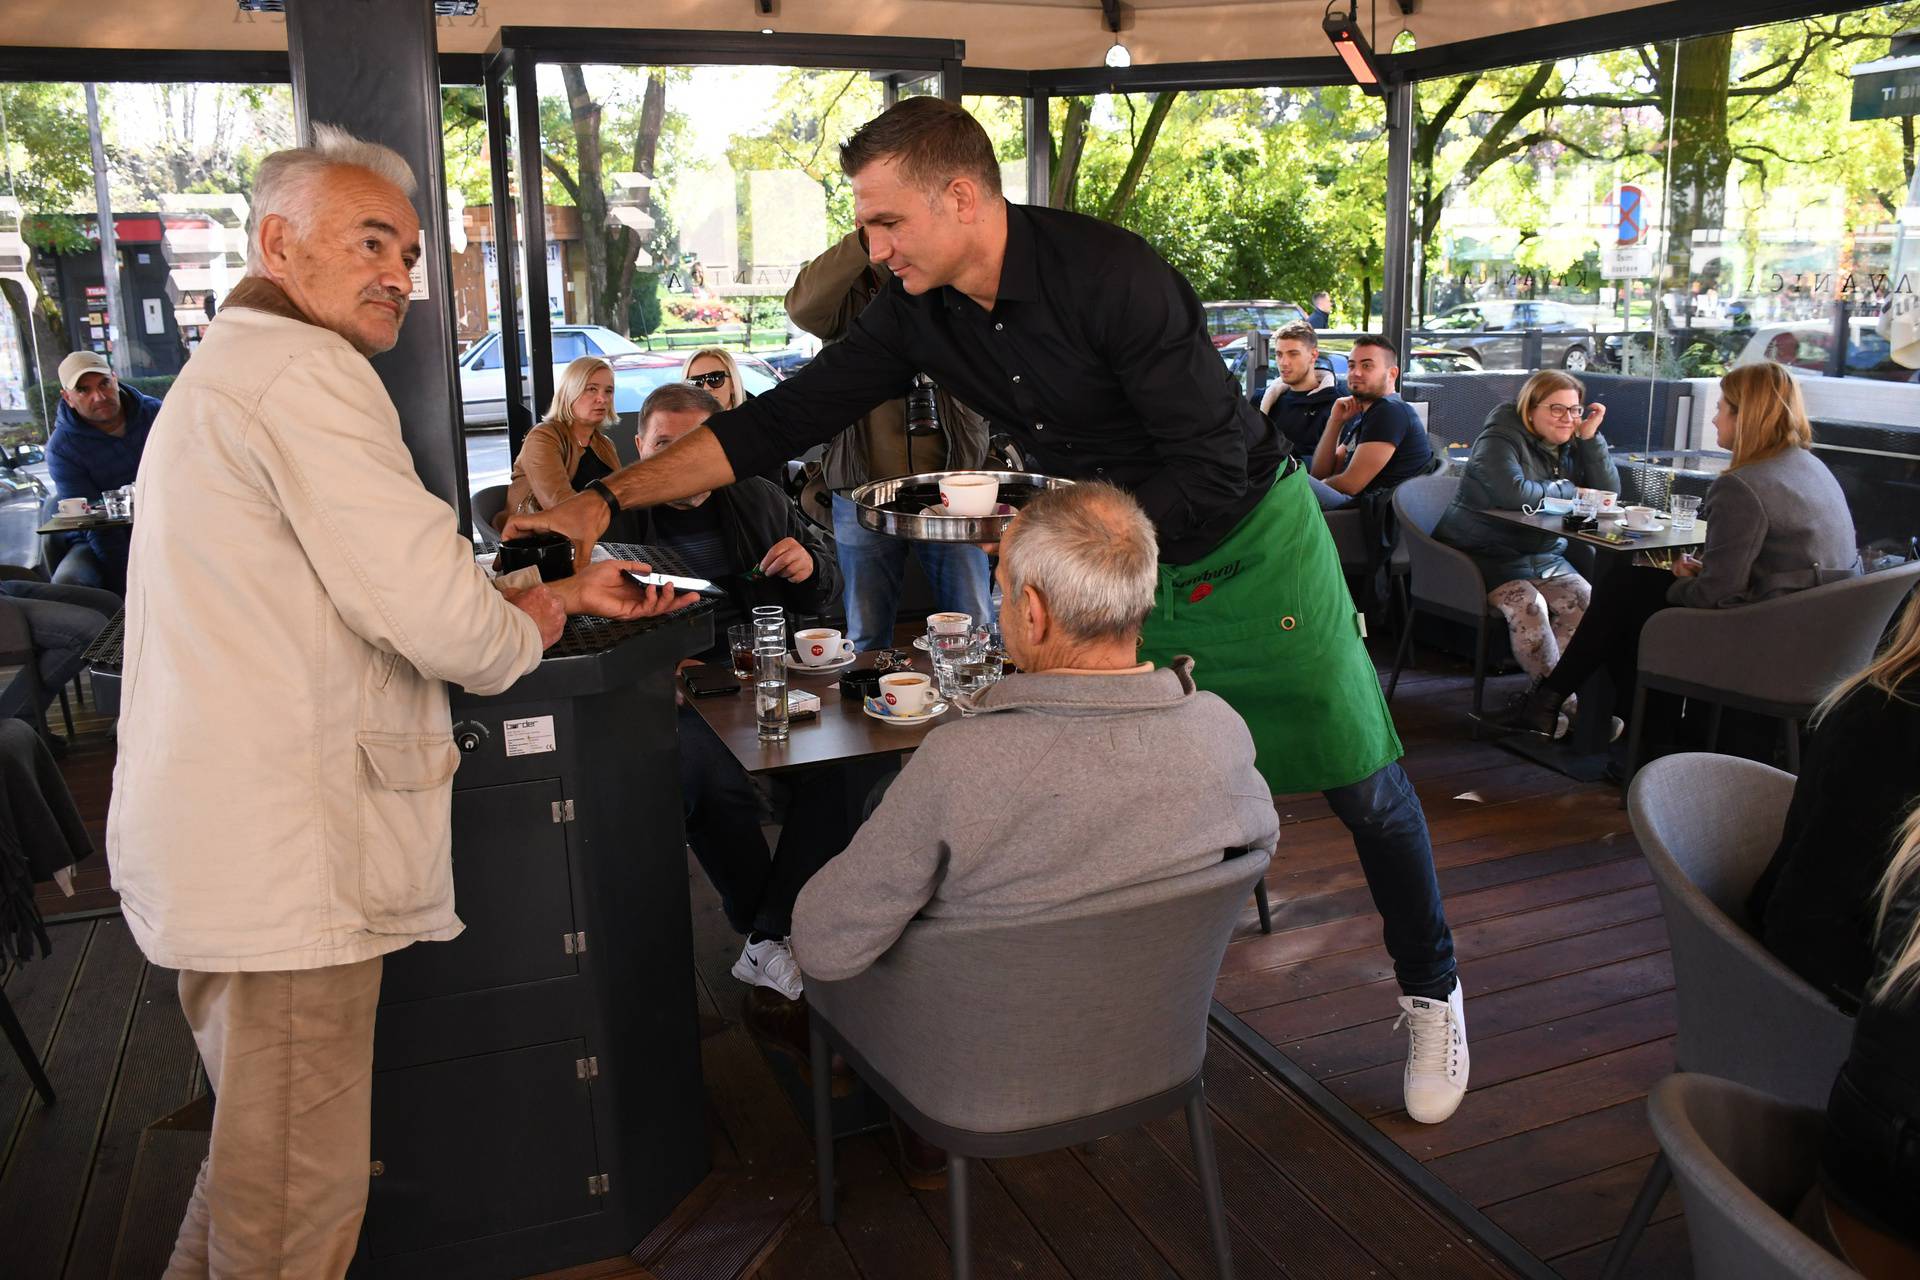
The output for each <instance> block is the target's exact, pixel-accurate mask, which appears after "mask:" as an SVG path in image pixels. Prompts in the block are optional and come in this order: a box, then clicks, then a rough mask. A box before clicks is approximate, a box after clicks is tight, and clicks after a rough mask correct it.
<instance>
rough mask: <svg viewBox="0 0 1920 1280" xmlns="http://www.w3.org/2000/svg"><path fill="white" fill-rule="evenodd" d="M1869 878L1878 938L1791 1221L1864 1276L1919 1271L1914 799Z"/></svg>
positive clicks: (1918, 908) (1919, 899)
mask: <svg viewBox="0 0 1920 1280" xmlns="http://www.w3.org/2000/svg"><path fill="white" fill-rule="evenodd" d="M1899 834H1900V840H1899V844H1898V846H1897V847H1896V848H1895V850H1894V853H1893V859H1892V861H1891V862H1890V863H1889V864H1888V866H1887V870H1886V874H1885V875H1883V876H1882V877H1881V878H1880V883H1879V885H1878V886H1877V890H1878V891H1877V893H1876V895H1875V897H1876V898H1877V903H1876V906H1875V911H1874V928H1875V933H1876V935H1877V937H1878V940H1879V945H1878V949H1877V952H1876V955H1875V960H1876V968H1875V975H1874V978H1873V982H1872V985H1871V986H1870V987H1869V988H1868V991H1867V1003H1866V1005H1865V1006H1864V1007H1863V1008H1862V1009H1861V1010H1860V1014H1859V1017H1858V1018H1857V1019H1856V1020H1855V1022H1854V1024H1853V1048H1852V1051H1851V1052H1850V1053H1849V1054H1848V1055H1847V1060H1846V1062H1845V1063H1844V1064H1842V1065H1841V1067H1840V1075H1839V1077H1838V1078H1837V1079H1836V1080H1835V1081H1834V1082H1833V1093H1832V1095H1831V1096H1830V1097H1829V1098H1828V1099H1827V1132H1826V1136H1825V1138H1824V1139H1823V1140H1822V1142H1821V1144H1820V1181H1819V1183H1818V1185H1817V1187H1816V1188H1815V1190H1814V1193H1813V1194H1812V1195H1811V1196H1810V1197H1809V1198H1808V1204H1806V1205H1804V1206H1802V1209H1801V1213H1800V1215H1799V1221H1800V1222H1801V1223H1802V1225H1803V1226H1805V1227H1806V1228H1807V1229H1808V1230H1809V1232H1810V1233H1811V1234H1812V1235H1813V1236H1814V1237H1815V1238H1816V1239H1821V1242H1822V1243H1823V1244H1825V1245H1826V1246H1827V1247H1828V1248H1829V1249H1831V1250H1832V1251H1833V1252H1834V1253H1835V1254H1837V1255H1838V1256H1839V1257H1840V1258H1841V1260H1842V1261H1844V1262H1845V1263H1846V1264H1847V1265H1848V1266H1850V1267H1852V1268H1853V1269H1854V1270H1856V1271H1858V1272H1860V1274H1862V1275H1864V1276H1866V1277H1867V1280H1896V1278H1898V1280H1911V1277H1913V1276H1917V1275H1920V807H1916V808H1915V809H1914V810H1913V811H1912V813H1911V814H1910V815H1909V816H1908V817H1907V820H1906V822H1905V824H1904V826H1902V827H1901V828H1900V833H1899Z"/></svg>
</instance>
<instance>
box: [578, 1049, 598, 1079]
mask: <svg viewBox="0 0 1920 1280" xmlns="http://www.w3.org/2000/svg"><path fill="white" fill-rule="evenodd" d="M573 1073H574V1074H575V1075H576V1076H578V1077H579V1078H580V1079H582V1080H597V1079H599V1077H600V1056H599V1055H598V1054H594V1055H592V1056H590V1057H585V1058H575V1059H574V1060H573Z"/></svg>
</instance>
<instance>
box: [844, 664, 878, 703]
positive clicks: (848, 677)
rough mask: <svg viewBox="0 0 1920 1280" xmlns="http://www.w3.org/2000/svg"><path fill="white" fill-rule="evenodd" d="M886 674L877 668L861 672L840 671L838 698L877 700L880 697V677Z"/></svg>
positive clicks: (869, 668)
mask: <svg viewBox="0 0 1920 1280" xmlns="http://www.w3.org/2000/svg"><path fill="white" fill-rule="evenodd" d="M885 674H887V673H886V672H884V671H882V670H880V669H879V668H878V667H868V668H866V669H865V670H863V671H853V670H849V671H842V672H841V673H840V696H841V697H843V698H877V697H879V696H880V677H881V676H883V675H885Z"/></svg>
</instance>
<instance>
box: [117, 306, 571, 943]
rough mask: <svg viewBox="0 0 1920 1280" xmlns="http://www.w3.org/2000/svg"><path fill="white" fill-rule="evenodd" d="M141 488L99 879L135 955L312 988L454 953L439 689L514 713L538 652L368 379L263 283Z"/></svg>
mask: <svg viewBox="0 0 1920 1280" xmlns="http://www.w3.org/2000/svg"><path fill="white" fill-rule="evenodd" d="M262 308H266V309H262ZM139 486H140V519H139V522H138V523H137V524H136V525H135V526H134V531H133V553H132V565H131V569H130V572H129V575H128V585H127V634H126V659H125V670H124V684H123V686H122V690H121V713H120V728H119V732H120V749H119V761H118V763H117V764H116V766H115V768H114V775H113V805H112V809H111V811H110V813H109V815H108V819H107V858H108V861H109V863H110V864H111V867H112V871H113V885H114V888H115V889H116V890H118V891H119V894H120V901H121V906H122V908H123V910H124V911H125V914H126V920H127V925H128V927H129V928H130V929H131V930H132V931H133V936H134V939H135V940H136V941H137V942H138V943H139V944H140V948H141V950H143V951H144V952H146V954H147V957H148V959H150V960H152V961H153V962H154V963H155V964H157V965H164V966H166V967H168V968H173V969H196V970H209V971H229V970H273V969H308V968H318V967H320V966H323V965H335V964H350V963H353V962H356V961H360V960H365V959H368V958H370V957H373V956H377V955H381V954H384V953H386V952H389V951H394V950H397V949H399V948H401V947H404V946H406V945H407V944H409V943H411V942H417V941H420V940H423V939H442V938H451V937H453V936H455V935H456V934H458V933H459V932H460V929H461V924H460V921H459V920H458V918H456V917H455V915H454V911H453V862H452V857H451V834H450V820H451V795H452V787H453V771H454V767H455V765H456V764H457V763H458V762H459V752H458V751H457V750H456V749H455V748H454V745H453V739H452V734H451V732H450V723H449V717H448V713H447V689H446V682H452V683H456V684H460V685H464V686H465V687H467V688H468V689H471V690H473V691H474V692H476V693H497V692H499V691H501V690H503V689H505V688H506V687H507V686H508V685H510V684H512V683H513V682H514V681H515V680H517V679H518V678H519V677H520V676H521V675H523V674H525V673H526V672H528V671H530V670H532V669H533V668H534V667H535V666H537V665H538V664H539V661H540V653H541V647H540V635H539V629H538V627H537V626H536V625H535V624H534V622H533V620H532V619H531V618H529V617H528V616H527V615H526V614H525V613H524V612H522V611H521V610H519V609H516V608H514V607H513V606H512V605H510V604H508V603H507V602H506V601H505V600H504V599H502V598H501V596H500V595H499V593H498V592H496V591H494V590H493V589H492V587H491V586H490V585H489V583H488V581H487V578H486V576H485V575H484V574H483V573H482V572H481V571H480V569H479V568H478V567H476V566H475V564H474V561H473V549H472V546H471V544H469V543H468V542H467V541H466V540H465V539H463V538H461V536H460V533H459V529H458V527H457V525H456V523H455V519H454V513H453V511H452V509H451V508H449V507H448V506H447V504H446V503H444V502H442V501H441V500H440V499H438V498H436V497H434V496H433V495H432V494H430V493H428V492H427V491H426V490H425V489H424V488H423V487H421V484H420V481H419V478H418V477H417V476H416V475H415V474H414V470H413V462H412V459H411V458H410V457H409V456H408V454H407V450H406V446H405V445H404V444H403V443H402V441H401V437H400V420H399V418H398V416H397V415H396V414H395V412H394V409H393V404H392V402H391V401H390V400H389V399H388V398H387V394H386V390H385V388H384V387H382V386H381V384H380V379H379V378H378V377H377V376H376V375H375V374H374V371H373V367H372V366H371V365H370V364H368V363H367V361H366V359H365V358H364V357H362V356H361V355H359V353H357V352H356V351H354V350H353V348H352V347H350V346H349V345H348V344H347V343H346V341H345V340H343V339H342V338H340V337H339V336H338V335H336V334H334V333H332V332H330V331H329V330H326V329H321V328H318V327H316V326H314V325H311V324H308V323H306V322H305V321H304V320H302V319H300V318H298V313H297V312H295V311H294V310H293V309H292V307H291V306H290V305H289V304H288V303H287V301H286V298H285V296H284V295H283V294H281V293H280V291H279V290H278V289H276V288H274V287H273V286H272V285H271V284H270V283H268V282H266V281H259V280H252V281H248V282H247V283H245V284H243V285H242V286H241V287H240V288H238V289H235V290H234V292H233V294H232V295H231V296H230V297H229V299H228V301H227V304H226V306H225V307H224V308H222V310H221V312H220V315H219V317H218V318H217V319H215V320H214V322H213V324H212V326H211V327H210V329H209V330H208V333H207V337H206V340H205V341H204V342H202V343H201V345H200V347H199V349H198V350H197V351H195V352H194V356H193V359H192V360H191V361H189V362H188V364H187V367H186V370H185V372H183V373H182V374H181V375H180V378H179V380H178V381H177V382H175V383H174V385H173V387H172V389H171V390H170V391H169V392H168V394H167V401H166V406H165V408H163V409H162V410H161V411H160V416H159V418H158V420H156V422H155V423H154V427H153V435H152V438H151V439H150V441H149V442H148V444H147V449H146V454H145V456H144V458H143V459H142V462H141V466H140V474H139Z"/></svg>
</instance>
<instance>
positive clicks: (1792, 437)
mask: <svg viewBox="0 0 1920 1280" xmlns="http://www.w3.org/2000/svg"><path fill="white" fill-rule="evenodd" d="M1713 428H1714V432H1715V434H1716V436H1717V437H1718V439H1719V442H1720V447H1721V448H1722V449H1726V450H1728V451H1730V452H1731V453H1732V454H1733V459H1732V461H1731V462H1730V463H1729V464H1728V467H1727V470H1726V471H1725V472H1724V473H1722V475H1721V476H1720V478H1719V479H1717V480H1715V481H1714V482H1713V487H1712V488H1711V489H1709V490H1708V491H1707V498H1706V501H1705V502H1704V503H1702V504H1701V515H1702V516H1703V517H1704V518H1705V519H1706V521H1707V546H1706V550H1705V552H1704V553H1703V554H1702V555H1701V556H1699V557H1697V558H1696V557H1694V556H1691V555H1688V556H1683V557H1682V558H1681V559H1680V560H1679V561H1678V562H1677V563H1676V564H1675V565H1674V567H1673V569H1672V570H1671V571H1669V570H1666V569H1652V568H1629V569H1621V570H1618V571H1616V572H1614V573H1611V574H1609V575H1607V577H1606V579H1605V580H1604V581H1603V582H1602V583H1601V584H1600V586H1599V588H1598V589H1597V590H1596V591H1595V592H1594V594H1593V597H1592V598H1591V600H1590V601H1589V602H1588V604H1587V615H1586V617H1585V618H1584V619H1583V620H1582V621H1581V623H1580V628H1579V630H1578V631H1576V632H1575V633H1574V636H1573V641H1572V643H1570V644H1568V645H1567V647H1566V650H1565V651H1564V652H1563V653H1562V654H1561V655H1560V661H1559V662H1558V663H1556V664H1555V665H1554V668H1553V671H1552V672H1551V673H1550V674H1549V675H1548V676H1547V678H1546V679H1545V680H1542V681H1541V682H1540V683H1539V684H1537V685H1535V686H1534V687H1533V688H1532V689H1530V690H1528V691H1527V692H1526V693H1524V694H1519V695H1516V696H1515V698H1514V699H1513V701H1511V702H1510V703H1508V705H1507V707H1506V708H1505V709H1504V710H1503V711H1501V712H1499V713H1498V714H1496V715H1493V716H1490V717H1488V721H1489V723H1491V724H1493V725H1494V726H1495V727H1497V728H1502V729H1512V730H1516V731H1525V732H1528V733H1537V734H1540V735H1542V736H1546V735H1550V734H1552V733H1553V731H1554V728H1555V724H1556V721H1557V720H1558V718H1559V713H1560V705H1561V703H1563V702H1565V701H1566V699H1567V696H1568V695H1569V694H1571V693H1572V692H1573V691H1574V690H1576V689H1578V688H1579V687H1580V686H1581V684H1582V683H1584V682H1585V681H1586V679H1587V677H1588V676H1590V675H1592V674H1593V673H1594V672H1596V671H1598V670H1599V669H1600V668H1601V667H1606V668H1607V669H1608V670H1609V671H1610V672H1611V673H1612V675H1613V687H1614V693H1615V700H1616V705H1615V710H1616V711H1619V710H1621V709H1623V708H1625V707H1627V706H1629V705H1631V695H1632V691H1633V684H1634V679H1635V676H1636V674H1637V672H1638V670H1639V654H1640V628H1641V626H1642V625H1643V624H1644V623H1645V622H1646V620H1647V619H1648V618H1650V617H1652V616H1653V615H1654V614H1656V613H1658V612H1659V611H1660V610H1662V609H1665V608H1668V607H1670V606H1673V605H1683V606H1685V607H1687V608H1690V609H1726V608H1731V607H1733V606H1735V605H1741V604H1750V603H1753V602H1755V601H1759V600H1770V599H1772V598H1773V597H1775V596H1781V595H1786V594H1787V593H1789V592H1793V591H1799V590H1802V589H1804V588H1806V587H1814V586H1819V585H1820V584H1821V583H1824V582H1833V581H1837V580H1839V579H1841V578H1848V577H1852V576H1854V575H1855V574H1857V573H1859V572H1860V553H1859V551H1858V549H1857V548H1856V547H1855V545H1854V537H1853V516H1852V513H1851V512H1849V511H1848V510H1847V499H1846V495H1845V494H1843V493H1841V491H1840V484H1839V482H1838V481H1836V480H1835V479H1834V478H1833V473H1832V472H1831V471H1829V470H1827V467H1826V464H1825V463H1823V462H1821V461H1820V460H1819V459H1818V458H1816V457H1814V456H1813V452H1812V449H1811V448H1810V447H1809V446H1811V444H1812V443H1813V428H1812V426H1811V425H1810V424H1809V423H1808V421H1807V410H1806V406H1805V405H1804V404H1803V403H1802V402H1801V399H1800V388H1799V386H1798V384H1796V383H1795V382H1794V380H1793V378H1792V377H1791V376H1790V375H1789V374H1788V373H1787V371H1786V370H1785V369H1784V368H1782V367H1781V366H1779V365H1777V364H1775V363H1773V362H1772V361H1770V360H1768V361H1762V362H1760V363H1758V364H1750V365H1742V366H1740V367H1739V368H1737V369H1735V370H1733V371H1732V372H1731V373H1729V374H1727V376H1726V377H1724V378H1722V379H1721V380H1720V404H1719V407H1718V408H1716V409H1715V410H1714V414H1713Z"/></svg>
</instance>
